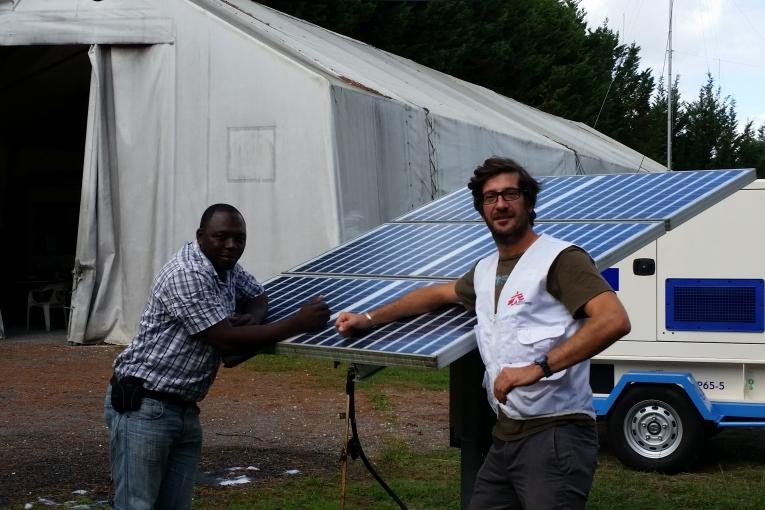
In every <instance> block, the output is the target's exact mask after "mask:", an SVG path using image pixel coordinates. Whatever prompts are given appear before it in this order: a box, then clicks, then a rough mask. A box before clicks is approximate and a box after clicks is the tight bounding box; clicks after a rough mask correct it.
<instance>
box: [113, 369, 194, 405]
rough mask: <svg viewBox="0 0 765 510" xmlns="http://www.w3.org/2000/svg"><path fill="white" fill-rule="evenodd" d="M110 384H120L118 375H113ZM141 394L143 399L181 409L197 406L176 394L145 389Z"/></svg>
mask: <svg viewBox="0 0 765 510" xmlns="http://www.w3.org/2000/svg"><path fill="white" fill-rule="evenodd" d="M135 380H136V381H141V380H142V379H135ZM110 382H111V384H112V385H115V384H119V381H118V378H117V374H112V378H111V380H110ZM143 382H144V383H145V382H146V381H143ZM142 386H143V385H142ZM139 394H140V396H141V398H143V397H149V398H153V399H154V400H159V401H162V402H166V403H168V404H175V405H178V406H181V407H191V406H193V405H196V402H195V401H193V400H186V399H184V398H183V397H181V396H180V395H176V394H174V393H166V392H164V391H156V390H148V389H146V388H145V387H141V388H140V390H139Z"/></svg>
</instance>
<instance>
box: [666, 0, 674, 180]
mask: <svg viewBox="0 0 765 510" xmlns="http://www.w3.org/2000/svg"><path fill="white" fill-rule="evenodd" d="M673 2H674V0H669V42H668V44H667V69H668V71H667V171H670V172H671V171H672V3H673Z"/></svg>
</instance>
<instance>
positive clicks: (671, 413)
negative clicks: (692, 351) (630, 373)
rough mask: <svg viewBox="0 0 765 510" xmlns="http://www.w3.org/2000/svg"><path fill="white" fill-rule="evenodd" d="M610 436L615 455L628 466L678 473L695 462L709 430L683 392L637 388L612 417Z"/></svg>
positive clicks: (629, 392)
mask: <svg viewBox="0 0 765 510" xmlns="http://www.w3.org/2000/svg"><path fill="white" fill-rule="evenodd" d="M608 435H609V438H610V440H611V444H612V445H613V449H614V453H616V456H617V457H618V458H619V460H621V461H622V462H623V463H624V464H625V465H627V466H629V467H631V468H634V469H639V470H643V471H659V472H662V473H677V472H678V471H683V470H685V469H687V468H688V466H690V464H691V463H692V462H693V461H694V460H696V457H697V456H698V454H699V452H700V450H701V448H700V446H701V444H702V443H703V441H704V440H705V439H706V429H705V426H704V421H703V420H702V419H701V417H700V416H699V414H698V412H697V411H696V408H695V407H693V405H692V404H691V403H690V402H689V400H688V398H687V397H686V395H685V394H684V393H683V392H682V391H681V390H680V389H678V388H672V387H668V386H659V385H655V386H653V385H651V386H634V387H632V388H629V389H628V390H627V391H626V392H625V394H624V395H623V396H622V397H621V398H620V399H619V400H618V401H617V403H616V404H615V405H614V407H613V409H612V410H611V412H610V413H609V415H608Z"/></svg>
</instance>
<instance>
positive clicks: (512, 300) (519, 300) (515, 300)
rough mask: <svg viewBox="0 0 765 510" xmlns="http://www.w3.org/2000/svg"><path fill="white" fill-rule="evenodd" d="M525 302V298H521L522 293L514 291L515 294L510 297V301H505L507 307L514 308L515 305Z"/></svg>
mask: <svg viewBox="0 0 765 510" xmlns="http://www.w3.org/2000/svg"><path fill="white" fill-rule="evenodd" d="M525 302H526V298H525V297H523V292H521V291H520V290H517V291H515V294H513V295H512V296H510V299H508V300H507V306H515V305H521V304H524V303H525Z"/></svg>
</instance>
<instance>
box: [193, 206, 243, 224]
mask: <svg viewBox="0 0 765 510" xmlns="http://www.w3.org/2000/svg"><path fill="white" fill-rule="evenodd" d="M218 211H221V212H227V213H231V214H236V215H238V216H239V217H240V218H242V220H244V216H242V213H240V212H239V209H237V208H236V207H234V206H233V205H230V204H213V205H211V206H210V207H208V208H207V209H205V212H203V213H202V219H201V220H199V228H205V226H206V225H207V223H208V222H209V221H210V218H212V217H213V214H215V213H216V212H218Z"/></svg>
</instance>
